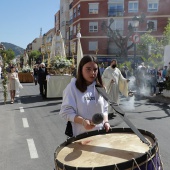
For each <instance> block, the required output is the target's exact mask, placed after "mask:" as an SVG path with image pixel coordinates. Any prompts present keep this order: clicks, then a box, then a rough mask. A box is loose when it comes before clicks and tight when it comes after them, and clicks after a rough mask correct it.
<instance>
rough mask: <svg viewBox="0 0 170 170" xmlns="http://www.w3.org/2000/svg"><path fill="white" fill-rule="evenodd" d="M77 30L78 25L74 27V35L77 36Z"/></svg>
mask: <svg viewBox="0 0 170 170" xmlns="http://www.w3.org/2000/svg"><path fill="white" fill-rule="evenodd" d="M76 29H77V27H76V25H75V26H74V35H75V34H76Z"/></svg>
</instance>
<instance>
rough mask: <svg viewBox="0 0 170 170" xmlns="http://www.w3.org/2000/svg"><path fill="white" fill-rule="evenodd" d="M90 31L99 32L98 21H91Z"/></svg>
mask: <svg viewBox="0 0 170 170" xmlns="http://www.w3.org/2000/svg"><path fill="white" fill-rule="evenodd" d="M89 32H98V22H89Z"/></svg>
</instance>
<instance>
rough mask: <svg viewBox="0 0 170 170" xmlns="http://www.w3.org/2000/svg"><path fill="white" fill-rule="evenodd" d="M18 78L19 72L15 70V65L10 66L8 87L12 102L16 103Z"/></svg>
mask: <svg viewBox="0 0 170 170" xmlns="http://www.w3.org/2000/svg"><path fill="white" fill-rule="evenodd" d="M16 78H18V73H17V72H16V71H15V67H14V66H11V67H10V72H9V74H8V80H9V84H8V88H9V91H10V97H11V104H13V103H14V98H15V92H16V87H15V79H16Z"/></svg>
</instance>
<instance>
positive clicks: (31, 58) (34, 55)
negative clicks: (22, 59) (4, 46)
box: [29, 50, 41, 65]
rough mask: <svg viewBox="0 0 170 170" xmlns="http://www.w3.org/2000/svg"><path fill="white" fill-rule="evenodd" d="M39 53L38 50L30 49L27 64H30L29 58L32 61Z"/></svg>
mask: <svg viewBox="0 0 170 170" xmlns="http://www.w3.org/2000/svg"><path fill="white" fill-rule="evenodd" d="M40 55H41V53H40V51H36V50H34V51H31V53H30V54H29V65H30V64H31V60H32V61H33V60H34V61H36V60H37V59H38V58H39V56H40Z"/></svg>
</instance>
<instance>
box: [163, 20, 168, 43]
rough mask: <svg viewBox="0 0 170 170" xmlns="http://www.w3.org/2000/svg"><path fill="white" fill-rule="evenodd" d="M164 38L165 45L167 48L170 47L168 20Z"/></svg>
mask: <svg viewBox="0 0 170 170" xmlns="http://www.w3.org/2000/svg"><path fill="white" fill-rule="evenodd" d="M164 29H165V30H164V33H163V35H164V37H163V40H162V42H163V45H164V46H166V45H170V19H168V23H167V25H166V27H165V28H164Z"/></svg>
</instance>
